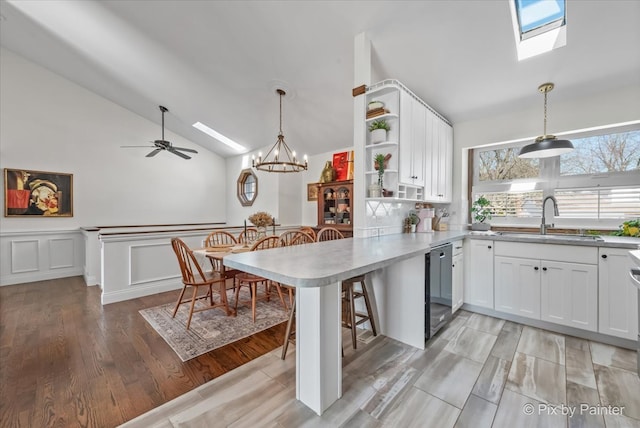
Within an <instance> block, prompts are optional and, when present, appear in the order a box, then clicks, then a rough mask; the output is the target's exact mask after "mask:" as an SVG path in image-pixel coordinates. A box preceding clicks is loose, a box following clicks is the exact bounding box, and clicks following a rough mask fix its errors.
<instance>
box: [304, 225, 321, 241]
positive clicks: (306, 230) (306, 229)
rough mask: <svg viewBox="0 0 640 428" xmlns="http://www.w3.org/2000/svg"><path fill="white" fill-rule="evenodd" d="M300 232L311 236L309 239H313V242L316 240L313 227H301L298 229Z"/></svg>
mask: <svg viewBox="0 0 640 428" xmlns="http://www.w3.org/2000/svg"><path fill="white" fill-rule="evenodd" d="M300 232H304V233H306V234H307V235H309V236H311V237H312V238H313V240H314V241H315V240H316V239H317V236H316V231H315V230H313V227H310V226H302V227H301V228H300Z"/></svg>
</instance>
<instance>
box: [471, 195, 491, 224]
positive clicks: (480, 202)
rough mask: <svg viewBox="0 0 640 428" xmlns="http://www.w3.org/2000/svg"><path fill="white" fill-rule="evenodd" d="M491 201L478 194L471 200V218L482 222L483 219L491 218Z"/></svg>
mask: <svg viewBox="0 0 640 428" xmlns="http://www.w3.org/2000/svg"><path fill="white" fill-rule="evenodd" d="M490 205H491V202H490V201H489V200H488V199H487V198H485V197H484V196H480V197H479V198H478V199H476V200H475V201H473V204H472V205H471V212H472V213H473V219H474V220H476V221H477V222H479V223H484V221H485V220H487V219H488V220H491V208H489V206H490Z"/></svg>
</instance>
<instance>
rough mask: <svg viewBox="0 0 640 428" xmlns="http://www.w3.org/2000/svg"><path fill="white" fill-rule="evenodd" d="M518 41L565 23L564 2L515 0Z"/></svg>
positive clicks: (555, 0) (558, 0)
mask: <svg viewBox="0 0 640 428" xmlns="http://www.w3.org/2000/svg"><path fill="white" fill-rule="evenodd" d="M515 6H516V11H517V15H518V27H519V29H520V39H521V40H524V39H528V38H531V37H534V36H536V35H538V34H541V33H544V32H545V31H549V30H552V29H554V28H558V27H560V26H562V25H564V23H565V13H564V12H565V2H564V0H515Z"/></svg>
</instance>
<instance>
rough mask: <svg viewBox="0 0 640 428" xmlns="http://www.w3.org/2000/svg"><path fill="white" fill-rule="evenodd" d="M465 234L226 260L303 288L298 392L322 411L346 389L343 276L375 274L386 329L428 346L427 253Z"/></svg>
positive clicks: (360, 241) (353, 242) (401, 237)
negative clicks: (426, 336) (343, 352)
mask: <svg viewBox="0 0 640 428" xmlns="http://www.w3.org/2000/svg"><path fill="white" fill-rule="evenodd" d="M464 235H465V232H463V231H449V232H437V233H434V234H395V235H385V236H378V237H372V238H353V239H342V240H336V241H326V242H319V243H315V244H308V245H302V246H295V247H283V248H276V249H272V250H269V251H258V252H248V253H242V254H233V255H230V256H228V257H227V258H225V260H224V263H225V265H226V266H228V267H231V268H235V269H240V270H243V271H245V272H249V273H253V274H256V275H260V276H263V277H265V278H268V279H271V280H273V281H278V282H280V283H282V284H286V285H291V286H294V287H296V288H297V290H296V299H297V300H296V304H297V308H298V310H297V319H296V332H297V337H296V398H297V399H298V400H300V401H302V402H303V403H304V404H305V405H307V406H308V407H310V408H311V409H312V410H313V411H315V412H316V413H317V414H319V415H320V414H322V412H323V411H324V410H326V409H327V408H328V407H329V406H331V404H333V403H334V402H335V401H336V400H337V399H339V398H340V397H341V395H342V363H341V351H340V350H341V346H342V345H341V335H340V312H339V311H340V290H341V287H340V283H341V281H342V280H344V279H347V278H350V277H353V276H357V275H362V274H365V273H371V275H369V277H370V281H371V282H372V283H373V287H372V288H373V293H372V294H373V299H374V301H375V304H374V306H375V307H376V310H377V315H378V318H379V322H378V325H379V329H380V332H381V334H383V335H386V336H389V337H391V338H393V339H396V340H399V341H401V342H404V343H407V344H409V345H412V346H415V347H417V348H420V349H424V297H425V290H424V286H425V285H424V284H425V267H424V266H425V265H424V262H425V254H427V253H428V252H429V251H430V249H431V247H432V246H435V245H439V244H442V243H445V242H451V241H454V240H460V239H463V238H464Z"/></svg>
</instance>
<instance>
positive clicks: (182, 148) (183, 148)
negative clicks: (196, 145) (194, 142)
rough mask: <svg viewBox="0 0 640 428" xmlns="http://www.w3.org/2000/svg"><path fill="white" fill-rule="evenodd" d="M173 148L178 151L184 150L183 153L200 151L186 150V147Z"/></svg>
mask: <svg viewBox="0 0 640 428" xmlns="http://www.w3.org/2000/svg"><path fill="white" fill-rule="evenodd" d="M172 147H173V148H174V149H176V150H182V151H183V152H189V153H198V151H197V150H193V149H187V148H185V147H175V146H172Z"/></svg>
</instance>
